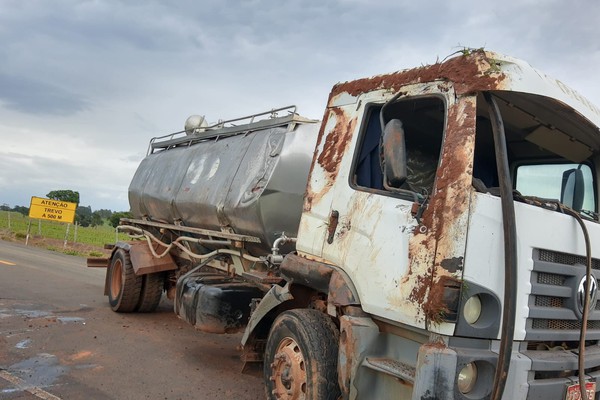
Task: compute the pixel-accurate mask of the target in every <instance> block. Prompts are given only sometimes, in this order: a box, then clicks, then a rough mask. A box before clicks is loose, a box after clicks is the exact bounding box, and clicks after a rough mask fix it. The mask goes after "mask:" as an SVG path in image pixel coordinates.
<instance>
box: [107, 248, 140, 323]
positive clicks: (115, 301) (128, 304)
mask: <svg viewBox="0 0 600 400" xmlns="http://www.w3.org/2000/svg"><path fill="white" fill-rule="evenodd" d="M141 289H142V277H141V276H136V275H135V273H134V272H133V266H132V265H131V260H130V259H129V252H128V251H126V250H124V249H117V250H116V251H115V252H114V254H113V256H112V259H111V262H110V267H109V268H108V302H109V304H110V308H112V310H113V311H116V312H123V313H125V312H132V311H135V308H136V307H137V305H138V303H139V301H140V291H141Z"/></svg>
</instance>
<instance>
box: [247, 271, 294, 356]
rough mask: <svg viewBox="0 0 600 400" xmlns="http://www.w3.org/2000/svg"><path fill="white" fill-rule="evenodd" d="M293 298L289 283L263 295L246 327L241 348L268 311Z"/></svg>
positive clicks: (273, 288) (274, 287) (275, 287)
mask: <svg viewBox="0 0 600 400" xmlns="http://www.w3.org/2000/svg"><path fill="white" fill-rule="evenodd" d="M293 298H294V296H292V293H290V284H289V283H288V284H286V285H285V286H284V287H281V286H277V285H275V286H273V287H272V288H271V290H269V291H268V292H267V294H265V295H264V297H263V298H262V299H261V300H260V303H259V304H258V306H257V307H256V310H254V312H253V313H252V315H251V316H250V320H249V321H248V326H247V327H246V331H245V332H244V336H243V337H242V346H245V345H246V343H247V342H248V339H249V338H250V335H251V334H252V332H253V331H254V329H255V328H256V327H257V326H258V324H259V323H260V321H262V319H263V318H264V316H265V315H267V314H268V313H269V311H271V310H272V309H274V308H275V307H277V306H278V305H280V304H282V303H284V302H286V301H288V300H292V299H293Z"/></svg>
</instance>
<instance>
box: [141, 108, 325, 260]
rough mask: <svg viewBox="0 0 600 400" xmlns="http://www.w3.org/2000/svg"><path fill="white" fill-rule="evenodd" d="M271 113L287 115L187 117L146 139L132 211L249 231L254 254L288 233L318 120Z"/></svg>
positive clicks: (291, 230)
mask: <svg viewBox="0 0 600 400" xmlns="http://www.w3.org/2000/svg"><path fill="white" fill-rule="evenodd" d="M276 111H279V112H281V111H289V112H291V114H290V115H287V116H284V117H276V115H275V114H273V115H272V118H268V119H264V120H260V121H257V122H254V119H256V118H257V116H258V115H256V116H252V117H251V121H250V122H249V123H248V124H244V125H241V126H234V125H232V124H233V123H235V122H238V121H239V120H232V121H227V123H219V124H217V125H216V126H213V127H212V128H207V127H203V126H202V124H200V123H197V122H196V123H195V124H194V123H192V125H190V124H189V123H187V124H186V130H185V131H182V132H178V133H177V134H174V135H168V136H166V137H165V136H163V137H161V138H155V139H153V140H152V141H151V143H150V147H149V151H148V155H147V157H146V158H145V159H144V160H143V161H142V163H141V164H140V166H139V167H138V169H137V171H136V173H135V175H134V177H133V180H132V182H131V184H130V186H129V203H130V205H131V212H132V214H133V215H134V217H135V218H137V219H148V220H151V221H155V222H163V223H167V224H180V225H183V226H186V227H195V228H202V229H207V230H213V231H220V232H230V233H236V234H241V235H247V236H252V237H256V238H258V239H260V243H254V242H253V243H252V244H251V245H249V246H248V250H249V252H250V253H251V254H253V255H256V256H263V255H266V254H267V253H269V252H271V249H272V247H273V244H274V242H275V240H277V238H279V237H280V236H281V235H282V233H285V234H286V235H288V236H292V237H294V236H295V235H296V232H297V230H298V224H299V221H300V214H301V212H302V202H303V194H304V191H305V189H306V181H307V176H308V172H309V168H310V163H311V159H312V154H313V152H314V146H315V141H316V134H317V130H318V125H317V124H316V122H318V121H314V120H309V119H306V118H302V117H300V116H299V115H297V114H295V112H294V111H295V109H292V108H290V107H286V108H284V109H279V110H276ZM259 115H260V114H259ZM188 121H189V120H188ZM194 125H195V126H194ZM226 125H229V126H226Z"/></svg>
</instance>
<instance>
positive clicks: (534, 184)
mask: <svg viewBox="0 0 600 400" xmlns="http://www.w3.org/2000/svg"><path fill="white" fill-rule="evenodd" d="M571 169H581V172H582V173H583V183H584V197H583V209H584V210H588V211H594V210H595V209H596V204H595V199H594V186H593V185H594V179H593V175H592V170H591V168H590V167H589V165H587V164H573V163H563V164H535V165H520V166H519V167H517V170H516V182H515V183H516V189H517V190H518V191H519V192H520V193H521V194H523V195H525V196H536V197H542V198H545V199H555V200H560V198H561V187H562V181H563V173H564V172H565V171H568V170H571Z"/></svg>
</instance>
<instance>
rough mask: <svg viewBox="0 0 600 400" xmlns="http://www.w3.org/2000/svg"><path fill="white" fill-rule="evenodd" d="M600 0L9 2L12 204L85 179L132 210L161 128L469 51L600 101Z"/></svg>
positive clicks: (80, 187) (0, 14) (84, 190)
mask: <svg viewBox="0 0 600 400" xmlns="http://www.w3.org/2000/svg"><path fill="white" fill-rule="evenodd" d="M599 21H600V1H597V0H578V1H575V2H567V1H564V0H536V1H531V0H504V1H501V2H489V1H462V0H452V1H447V0H444V1H433V0H432V1H414V0H411V1H405V0H379V1H371V0H287V1H283V0H279V1H275V0H273V1H266V0H248V1H232V0H215V1H212V0H197V1H189V0H178V1H152V0H144V1H142V0H130V1H124V0H123V1H118V0H113V1H108V0H107V1H103V0H87V1H84V0H55V1H46V0H27V1H23V0H14V1H13V0H0V140H1V145H0V171H1V172H0V204H8V205H10V206H15V205H25V206H28V205H29V202H30V198H31V196H38V197H45V195H46V194H47V193H48V192H50V191H52V190H61V189H67V190H76V191H78V192H79V193H80V201H81V203H80V204H81V205H84V206H88V205H89V206H91V207H92V209H93V210H97V209H101V208H104V209H111V210H113V211H124V210H128V209H129V205H128V202H127V188H128V185H129V182H130V180H131V178H132V176H133V174H134V172H135V170H136V168H137V166H138V164H139V163H140V161H141V160H142V159H143V158H144V156H145V154H146V150H147V147H148V142H149V140H150V138H152V137H154V136H161V135H165V134H168V133H171V132H176V131H180V130H182V129H183V124H184V122H185V119H186V118H187V117H188V116H189V115H192V114H200V115H205V116H206V119H207V120H208V121H209V122H216V121H218V120H219V119H231V118H236V117H240V116H244V115H248V114H253V113H257V112H262V111H266V110H270V109H272V108H278V107H282V106H287V105H290V104H295V105H297V106H298V110H299V113H300V114H302V115H303V116H306V117H310V118H315V119H320V118H321V117H322V115H323V110H324V107H325V104H326V101H327V96H328V94H329V91H330V89H331V87H332V86H333V85H334V84H335V83H337V82H343V81H347V80H353V79H357V78H362V77H367V76H371V75H376V74H381V73H387V72H392V71H397V70H401V69H405V68H411V67H416V66H421V65H425V64H431V63H434V62H436V60H441V59H443V58H445V57H446V56H448V55H449V54H451V53H454V52H456V51H457V50H460V49H462V48H464V47H473V48H480V47H484V48H485V49H488V50H493V51H497V52H500V53H504V54H508V55H511V56H514V57H518V58H521V59H524V60H526V61H527V62H529V63H530V64H531V65H533V66H534V67H536V68H538V69H540V70H542V71H544V72H545V73H546V74H548V75H550V76H553V77H555V78H558V79H560V80H561V81H563V82H564V83H566V84H567V85H569V86H571V87H572V88H574V89H575V90H576V91H578V92H579V93H581V94H582V95H584V96H585V97H587V98H588V99H589V100H591V101H592V102H593V103H595V104H596V105H600V77H599V75H600V67H599V66H600V23H599Z"/></svg>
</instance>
